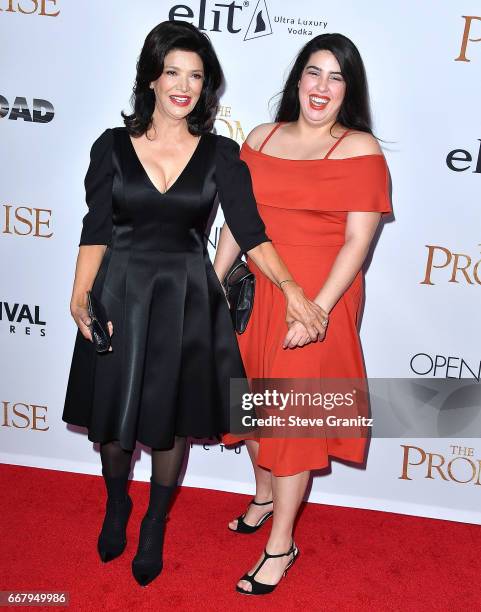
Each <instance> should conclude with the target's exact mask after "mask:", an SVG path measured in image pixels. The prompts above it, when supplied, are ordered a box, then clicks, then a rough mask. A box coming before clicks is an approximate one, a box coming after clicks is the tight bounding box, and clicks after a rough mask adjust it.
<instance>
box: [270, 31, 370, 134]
mask: <svg viewBox="0 0 481 612" xmlns="http://www.w3.org/2000/svg"><path fill="white" fill-rule="evenodd" d="M324 50H326V51H331V53H332V54H333V55H334V56H335V57H336V59H337V61H338V62H339V66H340V67H341V72H342V75H343V77H344V81H345V83H346V93H345V95H344V100H343V102H342V105H341V108H340V109H339V114H338V116H337V120H338V122H339V123H341V124H342V125H344V126H345V127H346V128H349V129H354V130H360V131H361V132H368V133H369V134H372V120H371V110H370V106H369V93H368V87H367V79H366V71H365V69H364V64H363V62H362V58H361V55H360V54H359V51H358V50H357V47H356V45H355V44H354V43H353V42H352V40H350V39H349V38H347V37H346V36H343V35H342V34H320V35H319V36H316V37H315V38H313V39H312V40H310V41H309V42H308V43H307V44H306V45H304V47H303V48H302V49H301V50H300V52H299V55H298V56H297V57H296V59H295V60H294V65H293V66H292V68H291V71H290V73H289V76H288V77H287V80H286V82H285V85H284V88H283V90H282V91H281V93H280V94H279V95H281V96H282V98H281V100H280V102H279V105H278V107H277V113H276V119H275V120H276V122H284V121H296V120H297V119H298V118H299V113H300V104H299V92H298V88H297V83H298V82H299V80H300V78H301V76H302V72H303V70H304V68H305V67H306V65H307V62H308V61H309V58H310V57H311V55H312V54H313V53H316V51H324Z"/></svg>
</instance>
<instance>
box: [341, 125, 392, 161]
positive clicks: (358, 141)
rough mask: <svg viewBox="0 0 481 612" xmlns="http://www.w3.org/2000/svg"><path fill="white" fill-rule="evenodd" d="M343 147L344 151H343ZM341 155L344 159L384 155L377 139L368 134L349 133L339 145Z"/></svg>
mask: <svg viewBox="0 0 481 612" xmlns="http://www.w3.org/2000/svg"><path fill="white" fill-rule="evenodd" d="M341 147H342V150H341ZM339 149H340V150H339V154H340V155H341V156H342V157H359V156H360V155H382V151H381V147H380V146H379V142H378V141H377V138H375V137H374V136H373V135H372V134H368V133H367V132H357V131H353V132H349V134H347V135H346V137H345V138H344V139H343V142H342V143H339Z"/></svg>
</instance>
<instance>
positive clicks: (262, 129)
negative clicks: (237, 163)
mask: <svg viewBox="0 0 481 612" xmlns="http://www.w3.org/2000/svg"><path fill="white" fill-rule="evenodd" d="M275 125H276V124H275V123H261V124H260V125H258V126H256V127H255V128H254V129H253V130H251V131H250V132H249V134H248V136H247V138H246V142H247V144H248V145H249V146H250V147H251V148H252V149H256V150H257V149H259V147H260V146H261V144H262V142H263V141H264V140H265V138H267V135H268V134H269V132H270V131H271V130H272V129H274V127H275Z"/></svg>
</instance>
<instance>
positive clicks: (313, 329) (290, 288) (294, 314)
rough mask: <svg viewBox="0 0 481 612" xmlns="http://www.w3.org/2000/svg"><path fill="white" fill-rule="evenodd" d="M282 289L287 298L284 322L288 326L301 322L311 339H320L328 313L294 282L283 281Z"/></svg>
mask: <svg viewBox="0 0 481 612" xmlns="http://www.w3.org/2000/svg"><path fill="white" fill-rule="evenodd" d="M282 291H283V292H284V296H285V298H286V300H287V310H286V323H287V325H288V326H289V327H290V326H291V324H292V323H294V322H295V321H298V322H299V323H302V324H303V325H304V327H305V329H306V331H307V333H308V334H309V338H310V339H311V341H315V340H317V339H318V337H319V340H322V339H323V338H324V334H325V331H326V326H327V323H328V314H327V313H326V312H325V311H324V310H323V309H322V308H321V307H320V306H318V305H317V304H315V303H314V302H311V300H308V299H307V298H306V297H305V295H304V291H303V290H302V288H301V287H299V285H297V284H296V283H294V282H289V283H284V284H283V286H282Z"/></svg>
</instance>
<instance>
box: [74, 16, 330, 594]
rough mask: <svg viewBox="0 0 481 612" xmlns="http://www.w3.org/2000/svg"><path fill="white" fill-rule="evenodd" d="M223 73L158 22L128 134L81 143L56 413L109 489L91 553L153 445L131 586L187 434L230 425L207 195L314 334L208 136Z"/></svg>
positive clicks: (146, 570)
mask: <svg viewBox="0 0 481 612" xmlns="http://www.w3.org/2000/svg"><path fill="white" fill-rule="evenodd" d="M221 82H222V72H221V68H220V65H219V62H218V60H217V57H216V55H215V52H214V50H213V48H212V46H211V44H210V42H209V40H208V39H207V37H206V36H204V35H203V34H201V33H200V32H199V31H198V30H197V29H196V28H195V27H194V26H192V25H190V24H188V23H185V22H164V23H162V24H160V25H158V26H157V27H156V28H154V29H153V30H152V32H150V34H149V35H148V36H147V38H146V41H145V43H144V47H143V49H142V52H141V55H140V58H139V61H138V65H137V77H136V83H135V88H134V96H133V102H134V112H133V114H132V115H124V121H125V125H126V127H125V128H114V129H108V130H106V131H105V132H104V133H103V134H102V135H101V136H100V138H98V139H97V140H96V142H95V143H94V145H93V147H92V151H91V161H90V166H89V169H88V172H87V175H86V178H85V187H86V199H87V204H88V206H89V212H88V213H87V215H86V216H85V218H84V220H83V230H82V235H81V240H80V250H79V256H78V259H77V268H76V274H75V282H74V288H73V294H72V301H71V312H72V316H73V318H74V319H75V322H76V323H77V325H78V327H79V331H78V334H77V339H76V343H75V350H74V354H73V360H72V367H71V371H70V377H69V382H68V388H67V396H66V401H65V408H64V413H63V420H64V421H66V422H67V423H71V424H75V425H80V426H85V427H87V428H88V437H89V439H90V440H92V441H94V442H99V443H100V455H101V460H102V474H103V476H104V479H105V483H106V488H107V504H106V514H105V518H104V522H103V526H102V530H101V532H100V535H99V540H98V550H99V554H100V556H101V558H102V560H103V561H105V562H106V561H110V560H111V559H114V558H115V557H117V556H119V555H120V554H121V553H122V552H123V550H124V548H125V545H126V537H125V533H126V525H127V521H128V517H129V514H130V511H131V508H132V501H131V499H130V497H129V496H128V495H127V481H128V476H129V473H130V466H131V457H132V451H133V449H134V448H135V445H136V441H137V440H138V441H139V442H141V443H142V444H145V445H147V446H149V447H151V448H152V478H151V487H150V501H149V507H148V510H147V513H146V515H145V516H144V518H143V520H142V524H141V528H140V537H139V545H138V550H137V554H136V556H135V558H134V560H133V562H132V571H133V574H134V577H135V578H136V580H137V581H138V582H139V584H141V585H146V584H148V583H149V582H151V581H152V580H153V579H154V578H155V577H156V576H157V575H158V574H159V573H160V571H161V569H162V543H163V534H164V523H165V516H166V512H167V508H168V504H169V501H170V499H171V497H172V494H173V492H174V490H175V487H176V485H177V479H178V476H179V471H180V468H181V465H182V461H183V457H184V453H185V448H186V437H187V436H195V437H213V436H215V435H218V434H219V433H221V432H227V431H229V379H230V378H231V377H243V376H244V375H245V374H244V369H243V366H242V362H241V358H240V354H239V351H238V347H237V343H236V338H235V334H234V331H233V329H232V325H231V321H230V316H229V312H228V308H227V304H226V300H225V298H224V294H223V291H222V288H221V285H220V284H219V281H218V279H217V276H216V274H215V272H214V270H213V267H212V265H211V262H210V259H209V255H208V253H207V249H206V246H205V240H204V233H205V230H206V226H207V223H208V219H209V216H210V214H211V211H212V208H213V204H214V200H215V197H216V194H217V193H218V194H219V199H220V201H221V204H222V207H223V211H224V215H225V217H226V220H227V222H228V224H229V227H230V228H231V231H232V233H233V235H234V237H235V238H236V240H237V241H238V243H239V244H240V246H241V247H242V249H243V250H244V251H245V252H248V253H249V256H250V257H252V259H253V261H255V263H256V264H257V265H259V267H260V268H261V269H262V271H263V272H264V273H265V274H266V275H267V276H268V277H269V278H270V279H271V280H272V281H273V282H274V283H276V284H277V285H280V283H281V282H282V281H284V280H290V281H291V282H286V283H283V282H282V289H283V291H284V295H285V297H286V301H287V317H286V320H287V322H288V323H291V322H293V321H295V320H300V321H302V322H303V323H305V324H306V325H307V326H308V327H309V329H310V332H311V335H312V337H313V338H316V337H317V335H318V334H322V332H323V330H324V327H323V322H324V319H325V316H324V313H323V311H322V310H321V309H320V308H319V307H317V306H316V305H314V304H313V303H312V302H310V301H309V300H307V299H306V298H305V297H304V294H303V291H302V289H301V288H300V287H299V286H297V285H296V283H295V282H294V281H293V280H292V277H291V276H290V274H289V272H288V270H287V269H286V267H285V266H284V264H283V263H282V261H281V260H280V259H279V257H278V256H277V253H276V252H275V250H274V248H273V246H272V244H271V243H270V241H269V239H268V238H267V236H266V234H265V231H264V225H263V223H262V221H261V219H260V217H259V216H258V213H257V208H256V204H255V200H254V197H253V194H252V188H251V181H250V175H249V171H248V169H247V167H246V166H245V164H244V163H243V162H241V161H240V160H239V148H238V146H237V144H236V143H235V142H234V141H232V140H230V139H228V138H224V137H222V136H216V135H214V134H211V133H209V132H210V130H211V128H212V125H213V121H214V117H215V110H216V107H217V103H218V95H217V92H218V90H219V88H220V86H221ZM90 289H91V290H92V293H93V294H94V295H95V296H96V297H97V298H98V299H99V300H100V301H101V302H102V303H103V305H104V306H105V308H106V311H107V313H108V316H109V319H110V321H111V323H109V325H110V330H111V333H112V332H113V333H112V350H111V351H110V352H108V353H105V354H97V353H96V352H95V350H94V347H93V344H92V342H91V335H90V330H89V323H90V320H89V317H88V313H87V309H86V300H87V298H86V292H87V290H90Z"/></svg>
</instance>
